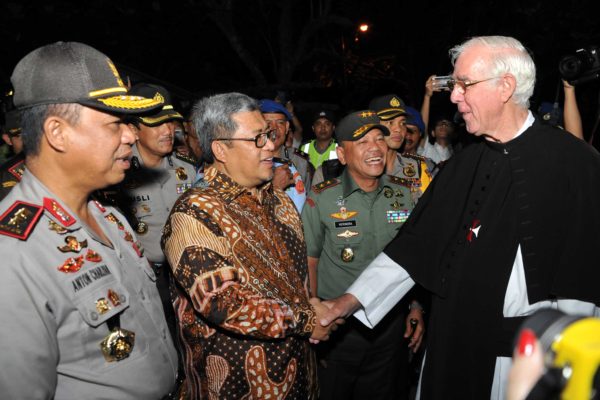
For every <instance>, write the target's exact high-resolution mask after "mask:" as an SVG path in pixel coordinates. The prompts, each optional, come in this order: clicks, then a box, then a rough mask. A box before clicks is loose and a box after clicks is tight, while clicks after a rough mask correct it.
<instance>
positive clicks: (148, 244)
mask: <svg viewBox="0 0 600 400" xmlns="http://www.w3.org/2000/svg"><path fill="white" fill-rule="evenodd" d="M129 93H130V94H132V95H137V96H142V97H149V98H154V97H161V98H163V99H164V104H163V107H162V109H160V110H158V111H157V112H154V113H149V114H144V115H139V116H134V117H133V118H132V119H131V120H130V121H131V123H130V127H131V128H132V129H133V130H134V131H135V132H136V136H137V141H136V143H135V144H134V145H133V147H132V152H133V156H132V158H131V168H130V169H129V170H128V171H127V175H126V177H125V180H124V181H123V182H122V183H120V184H119V185H118V189H117V190H115V188H112V189H111V191H112V193H110V194H109V196H114V195H116V196H115V199H116V204H117V205H118V207H119V209H121V210H122V211H123V213H124V214H125V216H126V217H127V219H128V220H129V222H130V224H131V225H132V226H133V227H134V228H135V231H136V233H137V236H138V238H139V239H140V242H141V244H142V246H143V248H144V255H145V256H146V257H147V258H148V260H150V263H151V265H152V267H153V269H154V272H155V273H156V275H157V280H156V285H157V287H158V291H159V293H160V297H161V299H162V302H163V307H164V310H165V315H166V318H167V323H168V324H169V329H170V330H171V334H172V335H175V329H176V323H175V315H174V311H173V305H172V302H171V295H170V290H169V270H170V269H169V268H168V266H165V265H164V264H165V256H164V254H163V252H162V250H161V247H160V238H161V235H162V229H163V226H164V225H165V222H166V221H167V217H168V216H169V214H170V212H171V208H172V207H173V205H174V204H175V201H176V200H177V198H178V197H179V196H180V195H181V194H183V193H184V192H185V191H186V190H187V189H189V188H191V187H192V184H193V183H194V179H195V177H196V169H195V160H194V159H193V158H192V157H190V156H187V155H184V154H181V153H178V152H175V151H173V144H174V141H175V128H176V126H175V123H174V121H183V116H182V115H181V114H180V113H178V112H177V111H176V110H175V109H174V107H173V103H172V101H171V95H170V93H169V92H168V91H167V90H166V89H165V88H164V87H162V86H159V85H154V84H148V83H138V84H136V85H134V86H133V87H132V88H131V90H130V91H129Z"/></svg>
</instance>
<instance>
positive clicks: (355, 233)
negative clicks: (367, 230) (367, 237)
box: [336, 229, 359, 239]
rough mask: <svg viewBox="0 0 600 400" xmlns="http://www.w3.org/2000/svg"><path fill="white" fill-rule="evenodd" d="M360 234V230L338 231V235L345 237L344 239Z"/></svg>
mask: <svg viewBox="0 0 600 400" xmlns="http://www.w3.org/2000/svg"><path fill="white" fill-rule="evenodd" d="M358 235H359V233H358V232H354V231H351V230H349V229H346V230H345V231H344V232H342V233H338V234H337V235H336V236H337V237H341V238H344V239H349V238H351V237H354V236H358Z"/></svg>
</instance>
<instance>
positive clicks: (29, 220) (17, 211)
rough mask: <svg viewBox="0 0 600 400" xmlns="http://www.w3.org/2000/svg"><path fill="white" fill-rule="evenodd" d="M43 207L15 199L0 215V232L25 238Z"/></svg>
mask: <svg viewBox="0 0 600 400" xmlns="http://www.w3.org/2000/svg"><path fill="white" fill-rule="evenodd" d="M43 211H44V207H42V206H38V205H36V204H31V203H25V202H24V201H20V200H17V201H15V202H14V204H13V205H12V206H10V208H9V209H8V210H7V211H6V212H5V213H4V214H2V216H0V234H2V235H6V236H11V237H14V238H17V239H21V240H26V239H27V237H28V236H29V234H31V232H32V231H33V228H34V227H35V223H36V222H37V221H38V219H39V218H40V216H41V215H42V212H43Z"/></svg>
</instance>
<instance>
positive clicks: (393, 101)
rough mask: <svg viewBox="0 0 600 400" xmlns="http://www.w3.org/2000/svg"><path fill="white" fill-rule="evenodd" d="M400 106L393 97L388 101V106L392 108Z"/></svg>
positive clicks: (398, 101)
mask: <svg viewBox="0 0 600 400" xmlns="http://www.w3.org/2000/svg"><path fill="white" fill-rule="evenodd" d="M400 104H401V103H400V100H398V99H397V98H395V97H392V100H390V106H392V107H400Z"/></svg>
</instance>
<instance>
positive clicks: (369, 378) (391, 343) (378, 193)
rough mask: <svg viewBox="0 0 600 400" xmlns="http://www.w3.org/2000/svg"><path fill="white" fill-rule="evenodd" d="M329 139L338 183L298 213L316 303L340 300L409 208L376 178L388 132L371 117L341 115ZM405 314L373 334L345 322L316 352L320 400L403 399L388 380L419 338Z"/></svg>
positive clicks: (394, 182)
mask: <svg viewBox="0 0 600 400" xmlns="http://www.w3.org/2000/svg"><path fill="white" fill-rule="evenodd" d="M335 134H336V139H337V141H338V143H339V147H338V148H337V153H338V158H339V160H340V161H341V163H342V164H344V165H346V168H345V169H344V171H343V172H342V174H341V176H340V177H339V178H335V179H331V180H326V181H324V182H323V183H321V184H318V185H315V186H313V188H312V191H311V192H310V194H309V198H308V199H307V201H306V205H305V206H304V209H303V211H302V223H303V225H304V237H305V240H306V247H307V254H308V267H309V278H310V290H311V293H312V294H313V295H314V294H315V293H316V295H317V296H318V297H320V298H322V299H331V298H335V297H337V296H339V295H341V294H343V293H344V291H345V290H346V289H347V288H348V287H349V286H350V285H351V284H352V282H353V281H354V279H355V278H356V277H358V275H359V274H360V273H361V271H362V270H363V269H364V268H366V266H367V265H368V264H369V262H371V261H372V259H373V257H374V256H375V255H376V254H377V253H378V252H379V251H381V250H382V249H383V248H384V247H385V245H387V243H388V242H389V241H390V240H392V239H393V237H394V236H395V235H396V233H397V232H398V230H399V229H400V227H401V226H402V225H403V223H404V220H406V218H408V215H409V214H410V212H411V210H412V208H413V201H412V198H411V196H410V190H409V189H408V188H407V187H405V186H402V185H401V184H400V183H399V180H398V179H397V178H395V177H392V176H389V175H385V174H384V171H385V160H386V156H387V146H386V143H385V137H386V136H388V135H389V130H388V128H386V127H385V126H384V125H382V124H381V123H380V121H379V118H378V117H377V115H376V114H375V112H373V111H371V110H363V111H358V112H353V113H351V114H349V115H347V116H346V117H344V118H343V119H342V120H341V121H340V122H339V123H338V125H337V128H336V133H335ZM406 309H407V304H404V305H400V306H398V308H397V312H393V313H389V314H388V315H390V317H389V318H387V319H386V322H385V323H383V324H382V325H381V327H378V328H377V329H375V330H373V331H368V330H365V329H361V328H360V323H359V322H357V321H354V320H348V321H347V323H346V324H345V325H344V326H342V327H340V328H339V329H338V331H337V332H336V333H335V334H334V335H333V336H332V337H331V339H330V341H329V342H328V343H322V344H320V345H319V349H320V357H321V358H322V360H323V361H324V362H321V363H319V386H320V389H321V393H320V399H321V400H328V399H351V398H359V399H363V398H369V399H404V398H406V397H405V396H403V394H402V393H399V392H398V391H397V386H396V379H395V377H396V374H397V373H398V369H399V368H402V367H404V368H405V369H406V364H407V361H406V360H408V354H407V348H408V347H407V346H408V345H411V346H413V347H415V348H418V346H419V343H420V340H421V335H422V332H423V330H422V329H423V324H422V321H423V320H422V316H421V310H418V309H413V310H411V311H410V313H409V315H408V319H406V317H407V315H406V314H407V313H406ZM411 318H413V319H417V320H418V321H420V324H419V325H418V327H417V328H416V329H415V333H414V335H413V337H412V341H410V342H409V341H406V340H402V336H403V335H404V336H405V337H407V336H408V335H409V333H410V332H409V330H408V329H405V319H406V320H407V321H408V320H409V319H411ZM409 325H410V324H409V323H408V322H407V323H406V326H409ZM401 362H403V364H401ZM405 394H406V395H407V394H408V393H405Z"/></svg>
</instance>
